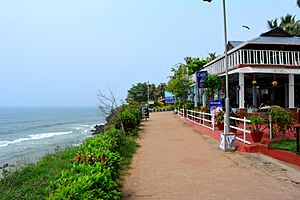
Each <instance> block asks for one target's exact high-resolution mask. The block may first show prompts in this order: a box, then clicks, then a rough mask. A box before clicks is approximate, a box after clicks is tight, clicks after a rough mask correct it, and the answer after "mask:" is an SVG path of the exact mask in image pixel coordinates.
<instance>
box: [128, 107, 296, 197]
mask: <svg viewBox="0 0 300 200" xmlns="http://www.w3.org/2000/svg"><path fill="white" fill-rule="evenodd" d="M150 117H151V118H150V119H149V120H148V121H145V122H143V125H142V126H141V128H142V131H141V138H140V139H139V141H138V142H139V144H140V147H139V148H138V150H137V152H136V154H135V155H134V158H133V162H132V165H131V169H130V170H129V172H128V175H127V177H126V178H125V184H124V189H123V193H124V195H123V199H124V200H128V199H141V200H148V199H149V200H152V199H157V200H168V199H172V200H173V199H174V200H177V199H178V200H179V199H180V200H189V199H193V200H194V199H196V200H197V199H239V200H241V199H251V200H254V199H255V200H256V199H257V200H260V199H297V200H300V168H298V167H294V166H291V165H287V164H284V163H281V162H279V161H277V160H274V159H271V158H269V157H266V156H263V155H260V154H245V153H238V152H234V153H229V152H223V151H222V150H219V149H218V142H216V141H215V140H213V139H211V138H210V137H208V136H206V135H203V134H201V132H199V131H198V130H196V129H195V128H193V127H191V126H189V125H188V124H187V123H185V122H184V120H183V119H181V118H180V117H178V116H176V115H174V114H172V112H161V113H151V116H150Z"/></svg>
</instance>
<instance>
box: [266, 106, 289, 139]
mask: <svg viewBox="0 0 300 200" xmlns="http://www.w3.org/2000/svg"><path fill="white" fill-rule="evenodd" d="M269 115H271V117H272V134H273V135H275V134H276V133H282V134H285V133H286V132H287V131H289V130H290V131H291V130H292V124H293V119H292V118H291V117H290V114H289V112H288V111H286V110H285V109H284V108H271V109H269Z"/></svg>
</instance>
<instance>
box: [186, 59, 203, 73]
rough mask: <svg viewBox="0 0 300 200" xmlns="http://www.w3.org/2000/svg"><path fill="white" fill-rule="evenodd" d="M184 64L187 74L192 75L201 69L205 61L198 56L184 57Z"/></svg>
mask: <svg viewBox="0 0 300 200" xmlns="http://www.w3.org/2000/svg"><path fill="white" fill-rule="evenodd" d="M184 61H185V64H184V65H185V66H186V67H187V69H188V74H189V75H193V74H195V73H196V72H198V71H200V70H201V69H203V66H204V65H205V64H206V63H207V62H206V60H200V59H199V58H192V57H185V58H184Z"/></svg>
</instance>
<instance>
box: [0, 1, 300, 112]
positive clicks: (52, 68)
mask: <svg viewBox="0 0 300 200" xmlns="http://www.w3.org/2000/svg"><path fill="white" fill-rule="evenodd" d="M226 11H227V26H228V40H249V39H252V38H255V37H257V36H259V35H260V34H261V33H262V32H266V31H268V28H267V20H270V19H274V18H280V17H281V16H284V15H286V14H287V13H290V14H293V15H296V18H297V19H300V8H298V7H297V5H296V0H263V1H262V0H227V1H226ZM243 25H247V26H249V27H250V30H248V29H245V28H243V27H242V26H243ZM0 27H1V31H0V69H1V71H0V107H6V106H9V107H10V106H12V107H15V106H96V105H97V103H98V101H97V94H98V91H101V92H102V93H104V94H107V93H108V91H109V89H110V90H111V91H112V92H113V93H114V95H115V96H116V97H117V98H119V99H124V98H125V97H126V94H127V90H128V89H129V88H130V87H131V86H132V85H133V84H136V83H138V82H146V81H149V82H150V83H155V84H158V83H161V82H167V80H168V79H167V77H168V76H169V75H170V69H171V67H172V66H174V65H175V64H177V63H179V62H184V61H183V59H184V58H185V57H187V56H192V57H199V58H205V57H206V56H207V55H208V53H210V52H217V54H222V52H223V51H224V37H223V33H224V32H223V13H222V1H221V0H213V1H212V2H211V3H207V2H203V1H202V0H172V1H171V0H126V1H125V0H85V1H83V0H43V1H41V0H26V1H24V0H0Z"/></svg>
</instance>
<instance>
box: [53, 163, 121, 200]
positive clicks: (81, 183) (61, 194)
mask: <svg viewBox="0 0 300 200" xmlns="http://www.w3.org/2000/svg"><path fill="white" fill-rule="evenodd" d="M50 187H52V188H53V189H54V190H55V192H54V193H53V194H51V195H50V196H49V198H48V199H49V200H54V199H57V200H58V199H59V200H61V199H78V200H81V199H120V195H121V194H120V192H118V190H117V189H118V185H117V184H116V182H115V181H114V180H113V178H112V177H111V171H110V169H109V168H106V167H105V165H104V164H103V163H99V162H97V163H95V164H94V165H86V164H73V166H72V168H71V169H70V170H66V171H63V172H62V174H61V177H60V178H59V179H57V180H56V181H54V182H51V183H50Z"/></svg>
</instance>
